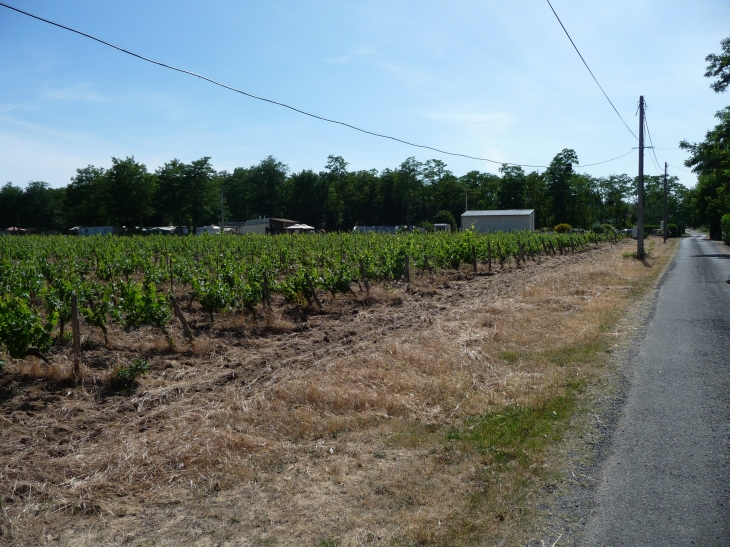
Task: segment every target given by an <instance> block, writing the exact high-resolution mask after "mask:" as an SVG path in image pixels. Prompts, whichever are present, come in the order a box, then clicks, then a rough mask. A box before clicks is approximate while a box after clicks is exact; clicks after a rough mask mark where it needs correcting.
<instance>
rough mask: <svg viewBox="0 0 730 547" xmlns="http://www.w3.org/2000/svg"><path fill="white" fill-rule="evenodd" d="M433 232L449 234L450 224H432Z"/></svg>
mask: <svg viewBox="0 0 730 547" xmlns="http://www.w3.org/2000/svg"><path fill="white" fill-rule="evenodd" d="M433 231H434V232H451V224H434V225H433Z"/></svg>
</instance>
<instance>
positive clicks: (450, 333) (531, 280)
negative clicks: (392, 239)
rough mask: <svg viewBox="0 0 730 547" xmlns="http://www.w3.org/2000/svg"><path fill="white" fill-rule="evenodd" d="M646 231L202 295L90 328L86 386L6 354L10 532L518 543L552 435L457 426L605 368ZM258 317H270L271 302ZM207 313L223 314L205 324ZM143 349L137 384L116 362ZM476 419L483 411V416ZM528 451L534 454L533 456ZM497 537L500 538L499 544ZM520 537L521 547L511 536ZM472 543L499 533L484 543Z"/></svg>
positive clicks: (4, 452) (83, 541)
mask: <svg viewBox="0 0 730 547" xmlns="http://www.w3.org/2000/svg"><path fill="white" fill-rule="evenodd" d="M631 245H632V244H631V242H624V243H620V244H618V245H605V246H602V247H601V248H598V249H591V250H588V251H585V252H582V253H578V254H576V255H570V256H557V257H542V258H539V259H538V261H537V262H528V263H527V265H526V266H524V267H521V268H511V269H509V270H508V271H504V272H498V273H496V274H495V275H479V276H476V277H474V276H471V275H469V274H467V273H459V274H452V275H437V276H435V277H431V276H429V275H423V276H414V279H413V280H412V283H411V284H410V286H407V287H406V286H400V285H399V286H397V287H385V286H378V287H373V289H372V291H371V294H370V295H369V296H365V295H358V296H350V297H347V298H344V297H341V298H339V299H338V300H335V301H333V300H332V299H331V298H330V299H329V300H328V299H324V302H323V305H324V307H325V310H326V313H324V314H310V313H309V312H306V313H305V312H304V311H303V310H301V309H299V308H291V307H286V306H284V305H283V303H279V304H278V305H275V306H274V308H273V309H272V310H269V311H267V312H266V314H264V315H263V317H259V318H257V319H254V318H252V317H251V316H248V317H247V318H241V317H237V318H232V317H229V318H226V317H222V316H221V317H216V321H215V323H214V324H213V325H212V326H211V325H209V324H208V323H209V319H206V315H205V314H203V313H202V312H201V311H200V310H192V311H191V310H188V313H189V316H190V317H189V318H190V319H191V322H192V323H193V325H194V326H195V328H196V329H197V330H198V337H197V340H196V343H195V348H194V350H191V349H190V346H189V345H188V343H187V342H186V341H185V339H184V337H183V336H182V333H181V332H179V331H178V330H176V328H172V329H171V331H170V333H169V334H170V335H171V336H172V338H173V340H174V344H173V345H170V343H169V342H168V339H167V338H166V336H165V335H163V334H162V333H160V332H159V331H158V330H154V329H142V330H137V331H130V332H125V331H123V330H121V329H115V328H111V329H110V340H111V348H106V347H104V346H103V340H102V339H101V338H100V336H101V335H100V333H95V332H93V330H91V329H88V330H87V331H85V332H86V333H87V334H86V336H87V343H86V348H87V350H86V351H85V353H84V363H85V381H84V384H83V386H81V387H79V388H74V387H72V386H71V385H67V384H64V383H63V381H62V379H63V378H64V377H65V372H64V371H66V369H68V368H69V367H70V366H71V359H70V353H69V350H68V348H57V350H55V354H54V355H53V362H54V363H55V364H54V365H53V367H52V368H51V369H48V368H47V367H46V366H45V365H42V364H40V363H37V362H35V361H32V360H30V359H29V360H26V361H23V362H14V361H9V362H8V365H7V371H6V373H5V375H4V377H3V383H2V385H1V387H0V389H1V390H2V391H0V404H1V405H2V407H1V408H2V414H1V415H0V420H2V421H3V436H2V440H0V491H1V492H3V498H2V507H1V510H0V517H1V518H0V537H2V541H3V542H5V543H6V544H10V545H13V544H15V545H35V544H42V543H44V542H49V543H53V544H61V545H112V544H115V545H119V544H125V545H152V544H154V545H185V544H189V545H320V546H334V545H339V546H356V545H393V546H395V545H403V546H405V545H460V544H465V543H468V542H472V543H473V542H474V541H476V540H475V538H482V539H484V540H485V541H486V540H489V541H488V542H487V544H490V543H489V542H490V541H492V539H494V538H497V539H499V538H512V539H515V538H519V537H520V533H521V531H522V530H523V529H524V528H525V525H526V522H528V520H529V518H531V515H533V514H534V508H533V507H532V505H531V497H530V496H531V494H530V493H531V492H532V491H534V489H536V488H539V487H540V486H541V484H542V482H544V480H546V477H547V476H548V475H549V473H550V472H551V469H552V467H551V465H550V463H549V456H550V449H549V448H547V449H544V448H540V449H538V448H535V449H534V450H532V449H527V448H525V449H524V450H523V451H524V454H520V455H519V458H518V459H516V460H514V462H518V460H519V461H523V462H527V463H524V464H518V463H513V462H508V463H506V464H504V465H501V464H498V460H497V459H496V456H494V455H493V454H491V453H485V452H484V451H483V450H482V451H480V450H476V449H474V448H473V447H472V448H470V446H469V445H468V443H463V442H452V441H450V440H449V439H451V438H453V435H452V437H450V436H449V435H450V433H449V432H450V431H452V430H455V428H456V429H458V430H460V431H465V432H466V431H468V428H469V427H470V426H469V424H470V423H472V424H473V423H474V422H470V421H469V420H470V419H471V418H472V417H474V416H483V415H485V414H487V413H490V412H491V413H495V412H496V413H497V415H498V413H499V412H501V411H502V409H509V408H514V407H515V406H514V405H520V406H521V407H527V408H536V407H539V406H540V405H542V404H544V403H546V402H549V401H552V400H556V397H558V398H559V397H560V396H561V395H565V394H566V393H568V391H569V390H571V389H574V388H572V387H570V386H574V385H579V384H580V382H586V381H588V382H590V381H595V379H596V378H598V377H599V376H600V372H599V371H600V367H601V366H602V365H603V364H604V363H605V358H606V357H605V356H606V352H605V349H606V348H608V347H610V345H611V344H612V343H613V340H614V339H615V338H616V337H619V336H623V334H622V333H621V332H619V331H617V330H616V325H617V321H618V320H619V318H620V317H621V315H622V313H623V311H624V310H625V309H626V308H627V306H628V305H629V303H630V298H629V297H630V295H632V294H635V293H636V292H637V291H642V290H644V289H646V288H647V287H648V286H650V284H651V283H652V282H653V281H654V280H655V279H656V274H657V272H658V271H659V270H660V269H661V268H662V266H663V265H664V264H665V263H666V262H667V260H668V257H669V256H670V255H671V252H672V249H673V248H674V243H672V244H670V245H667V246H664V245H662V244H661V243H660V244H659V245H657V246H656V248H655V250H654V255H653V256H652V257H651V258H650V259H649V260H647V261H645V262H640V261H636V260H634V259H630V258H625V257H622V254H623V253H625V252H627V251H628V250H629V249H630V248H631ZM259 315H261V314H259ZM206 321H208V323H206ZM138 356H144V357H146V358H148V359H149V360H150V365H151V369H152V370H151V372H150V374H149V375H147V376H145V377H144V378H143V379H142V380H141V382H140V385H139V386H138V388H137V389H136V390H135V391H134V392H132V393H129V394H118V393H115V392H109V391H108V390H107V388H106V387H105V385H106V383H108V377H109V374H110V371H111V370H112V369H113V368H114V367H115V366H119V364H120V363H122V364H123V363H129V362H130V361H131V360H132V359H133V358H135V357H138ZM471 427H473V425H472V426H471ZM520 458H521V459H520ZM489 538H492V539H489ZM512 539H510V540H509V541H507V542H506V543H505V544H511V543H512ZM476 544H481V543H479V542H477V543H476Z"/></svg>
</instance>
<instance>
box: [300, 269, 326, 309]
mask: <svg viewBox="0 0 730 547" xmlns="http://www.w3.org/2000/svg"><path fill="white" fill-rule="evenodd" d="M304 279H306V281H307V288H308V289H309V293H310V294H311V295H312V298H314V301H315V302H316V303H317V307H318V308H319V311H322V302H320V301H319V297H318V296H317V291H316V290H314V283H312V278H311V277H309V274H308V273H307V274H304Z"/></svg>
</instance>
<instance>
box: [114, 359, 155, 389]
mask: <svg viewBox="0 0 730 547" xmlns="http://www.w3.org/2000/svg"><path fill="white" fill-rule="evenodd" d="M149 371H150V364H149V362H148V361H147V359H141V358H138V359H135V360H134V361H132V364H131V365H129V366H127V367H124V366H120V367H117V369H116V370H115V371H114V374H113V375H112V378H111V384H112V385H113V386H114V387H116V388H118V389H120V390H122V391H127V390H129V389H131V388H132V387H134V386H135V385H136V384H137V378H138V377H139V376H142V375H143V374H147V373H148V372H149Z"/></svg>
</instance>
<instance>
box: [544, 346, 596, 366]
mask: <svg viewBox="0 0 730 547" xmlns="http://www.w3.org/2000/svg"><path fill="white" fill-rule="evenodd" d="M605 346H606V344H605V342H603V341H597V342H593V343H589V344H581V345H576V346H565V347H562V348H557V349H551V350H547V351H544V352H543V353H542V355H543V356H544V357H545V358H546V359H547V360H548V361H549V362H550V363H552V364H554V365H558V366H559V367H566V366H571V365H577V364H581V363H587V362H589V361H592V360H593V359H594V358H595V356H596V355H597V354H600V353H601V352H603V351H604V349H605Z"/></svg>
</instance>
